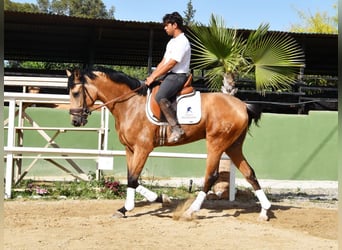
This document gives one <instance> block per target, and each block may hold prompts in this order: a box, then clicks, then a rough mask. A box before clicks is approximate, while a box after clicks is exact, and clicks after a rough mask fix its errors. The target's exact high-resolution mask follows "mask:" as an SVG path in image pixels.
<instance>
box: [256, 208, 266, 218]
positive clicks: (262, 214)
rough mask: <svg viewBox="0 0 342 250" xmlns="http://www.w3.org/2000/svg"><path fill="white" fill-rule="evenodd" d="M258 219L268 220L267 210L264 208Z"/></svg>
mask: <svg viewBox="0 0 342 250" xmlns="http://www.w3.org/2000/svg"><path fill="white" fill-rule="evenodd" d="M258 221H268V216H267V210H266V209H264V208H262V209H261V212H260V214H259V217H258Z"/></svg>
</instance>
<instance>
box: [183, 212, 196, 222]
mask: <svg viewBox="0 0 342 250" xmlns="http://www.w3.org/2000/svg"><path fill="white" fill-rule="evenodd" d="M180 219H181V220H184V221H191V220H195V219H197V216H196V214H195V213H194V212H192V211H190V210H187V211H185V212H184V213H183V214H182V216H181V217H180Z"/></svg>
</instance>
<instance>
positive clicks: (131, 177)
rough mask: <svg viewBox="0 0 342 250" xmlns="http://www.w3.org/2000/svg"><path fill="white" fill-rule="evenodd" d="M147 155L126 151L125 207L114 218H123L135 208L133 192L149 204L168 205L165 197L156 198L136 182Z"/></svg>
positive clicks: (154, 194) (168, 200)
mask: <svg viewBox="0 0 342 250" xmlns="http://www.w3.org/2000/svg"><path fill="white" fill-rule="evenodd" d="M147 156H148V153H146V152H142V153H140V154H138V152H135V153H134V154H133V153H132V152H131V151H129V150H127V151H126V157H127V165H128V172H127V191H126V200H125V205H124V206H123V207H122V208H120V209H118V211H117V214H116V215H115V216H116V217H125V215H126V212H127V211H131V210H133V209H134V207H135V192H137V193H139V194H141V195H142V196H144V197H145V198H146V199H147V200H148V201H150V202H161V203H169V202H170V199H169V198H168V197H167V196H166V195H160V196H158V195H157V194H156V193H155V192H153V191H151V190H149V189H147V188H145V187H144V186H142V185H140V184H139V182H138V178H139V176H140V174H141V172H142V169H143V167H144V164H145V162H146V159H147Z"/></svg>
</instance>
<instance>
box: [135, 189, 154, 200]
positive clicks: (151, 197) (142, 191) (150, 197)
mask: <svg viewBox="0 0 342 250" xmlns="http://www.w3.org/2000/svg"><path fill="white" fill-rule="evenodd" d="M136 191H137V192H138V193H139V194H141V195H142V196H144V197H145V198H146V199H147V200H148V201H149V202H153V201H155V200H156V199H157V197H158V195H157V194H156V193H155V192H152V191H151V190H149V189H147V188H145V187H144V186H141V185H139V186H138V187H137V188H136Z"/></svg>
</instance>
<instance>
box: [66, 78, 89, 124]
mask: <svg viewBox="0 0 342 250" xmlns="http://www.w3.org/2000/svg"><path fill="white" fill-rule="evenodd" d="M79 84H82V97H83V103H82V108H72V109H69V114H70V115H73V116H78V117H80V118H84V119H86V118H87V117H88V115H90V114H91V111H92V110H89V108H88V105H87V96H89V98H90V99H91V100H92V101H93V102H95V101H94V99H93V98H92V97H91V95H90V94H89V92H88V89H87V88H86V87H85V86H84V84H85V83H74V85H79Z"/></svg>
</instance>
